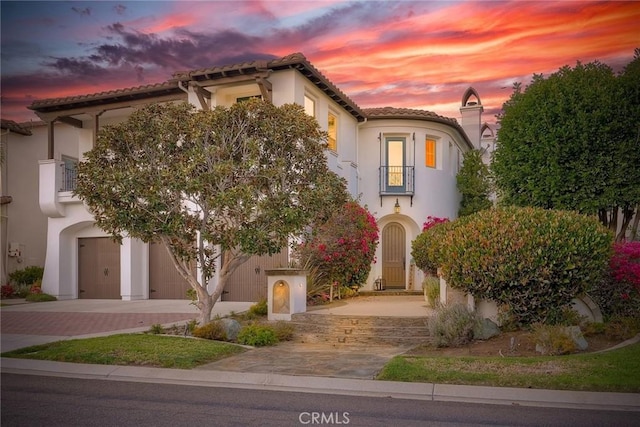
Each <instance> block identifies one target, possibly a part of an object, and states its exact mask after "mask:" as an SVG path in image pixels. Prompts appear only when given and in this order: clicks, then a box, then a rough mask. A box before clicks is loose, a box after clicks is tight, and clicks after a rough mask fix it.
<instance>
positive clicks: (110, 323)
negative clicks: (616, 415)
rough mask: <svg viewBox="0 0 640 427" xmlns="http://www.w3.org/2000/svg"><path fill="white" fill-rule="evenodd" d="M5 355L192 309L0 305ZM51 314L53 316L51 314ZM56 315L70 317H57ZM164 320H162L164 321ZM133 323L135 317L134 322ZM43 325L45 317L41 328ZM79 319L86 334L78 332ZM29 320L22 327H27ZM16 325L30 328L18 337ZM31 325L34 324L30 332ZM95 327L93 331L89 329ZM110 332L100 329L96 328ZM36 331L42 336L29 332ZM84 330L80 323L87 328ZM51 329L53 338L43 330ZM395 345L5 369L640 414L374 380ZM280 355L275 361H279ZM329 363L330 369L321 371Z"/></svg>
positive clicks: (140, 304) (556, 394)
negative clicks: (197, 363)
mask: <svg viewBox="0 0 640 427" xmlns="http://www.w3.org/2000/svg"><path fill="white" fill-rule="evenodd" d="M250 305H251V304H249V303H227V302H223V303H218V304H216V306H215V308H214V310H215V312H216V314H220V315H221V316H222V315H225V314H228V313H230V312H231V311H234V312H241V311H243V310H246V309H247V308H248V307H249V306H250ZM310 313H316V314H319V315H333V314H335V315H344V314H350V315H364V314H367V315H378V316H420V315H428V313H429V311H428V309H427V308H426V307H425V305H424V299H423V298H422V297H404V296H401V297H384V298H380V297H362V298H358V299H354V300H342V301H337V302H336V303H334V304H331V305H330V306H325V307H322V308H319V309H311V310H310ZM0 314H1V320H2V324H1V328H2V351H3V352H4V351H9V350H10V349H12V348H20V347H24V346H28V345H34V344H38V343H43V342H51V341H58V340H60V339H70V338H85V337H90V336H99V335H111V334H114V333H122V332H141V331H145V330H148V329H149V327H150V326H151V324H154V323H175V322H179V323H182V322H185V323H186V321H188V320H189V319H192V318H195V317H196V316H197V312H196V310H195V308H194V307H193V306H191V305H189V301H155V300H147V301H117V300H113V301H107V300H72V301H57V302H51V303H38V304H23V305H15V306H11V307H8V306H4V307H2V308H0ZM47 316H49V317H47ZM61 319H67V320H66V321H62V320H61ZM163 319H164V320H167V319H170V320H167V322H164V321H163ZM136 322H137V323H136ZM42 323H45V324H44V325H42ZM76 323H81V324H82V327H83V328H85V327H86V328H89V325H91V327H90V328H89V329H88V330H90V331H91V332H90V333H88V334H85V335H76V334H75V332H73V331H76V329H74V328H79V327H80V325H77V324H76ZM25 325H26V326H25ZM20 327H24V328H26V329H27V332H28V333H24V332H23V333H20V334H16V333H14V332H15V331H16V330H20V329H19V328H20ZM30 328H32V329H30ZM92 328H93V329H92ZM100 328H102V329H106V330H102V329H101V330H98V329H100ZM34 331H40V332H38V333H41V334H43V335H35V334H33V332H34ZM83 331H86V329H83ZM45 332H47V333H50V335H47V334H45ZM406 350H407V349H404V348H400V347H371V346H368V347H360V348H358V347H353V348H348V349H345V348H334V347H332V346H328V345H310V344H293V343H286V344H281V345H278V346H276V347H271V348H258V349H255V350H251V351H248V352H245V353H242V354H240V355H238V356H232V357H229V358H227V359H223V360H221V361H218V362H214V363H212V364H208V365H204V366H201V367H199V368H197V369H193V370H179V369H161V368H145V367H133V366H105V365H87V364H74V363H62V362H51V361H36V360H28V359H10V358H2V359H1V360H0V363H1V371H2V372H3V373H17V374H26V375H44V376H66V377H74V378H87V379H101V380H115V381H135V382H155V383H171V384H182V385H196V386H204V387H230V388H252V389H264V390H273V391H293V392H308V393H330V394H348V395H358V396H378V397H383V396H385V397H393V398H399V399H416V400H430V401H456V402H469V403H491V404H505V405H526V406H545V407H562V408H581V409H599V410H624V411H640V394H632V393H594V392H574V391H555V390H535V389H516V388H496V387H479V386H460V385H443V384H431V383H402V382H391V381H375V380H373V379H372V378H373V377H374V375H375V374H376V373H377V371H378V370H379V369H380V368H381V367H382V366H383V365H384V364H385V363H386V361H387V360H389V359H390V358H391V357H393V356H394V355H396V354H401V353H403V352H404V351H406ZM276 361H277V363H276ZM327 366H330V367H334V368H335V369H334V370H332V371H330V372H327V370H326V369H327Z"/></svg>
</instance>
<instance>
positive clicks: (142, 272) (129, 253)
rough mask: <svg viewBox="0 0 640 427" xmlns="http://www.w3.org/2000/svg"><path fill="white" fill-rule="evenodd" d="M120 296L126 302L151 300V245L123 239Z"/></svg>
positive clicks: (126, 238) (127, 238)
mask: <svg viewBox="0 0 640 427" xmlns="http://www.w3.org/2000/svg"><path fill="white" fill-rule="evenodd" d="M120 295H122V299H123V300H125V301H131V300H138V299H149V245H147V244H146V243H144V242H143V241H142V240H139V239H132V238H129V237H125V238H123V239H122V246H120Z"/></svg>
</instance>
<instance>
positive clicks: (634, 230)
mask: <svg viewBox="0 0 640 427" xmlns="http://www.w3.org/2000/svg"><path fill="white" fill-rule="evenodd" d="M635 215H636V216H635V218H634V219H633V225H632V226H631V241H632V242H633V241H634V240H637V239H638V224H639V223H640V205H638V206H636V214H635Z"/></svg>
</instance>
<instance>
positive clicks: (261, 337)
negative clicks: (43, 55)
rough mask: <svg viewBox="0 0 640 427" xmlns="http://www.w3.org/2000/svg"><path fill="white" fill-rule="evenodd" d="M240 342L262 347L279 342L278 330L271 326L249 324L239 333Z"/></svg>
mask: <svg viewBox="0 0 640 427" xmlns="http://www.w3.org/2000/svg"><path fill="white" fill-rule="evenodd" d="M238 342H239V343H240V344H244V345H251V346H254V347H262V346H267V345H274V344H277V343H278V337H277V335H276V332H275V331H274V329H273V328H272V327H271V326H267V325H258V324H252V325H247V326H245V327H244V328H242V330H241V331H240V333H239V334H238Z"/></svg>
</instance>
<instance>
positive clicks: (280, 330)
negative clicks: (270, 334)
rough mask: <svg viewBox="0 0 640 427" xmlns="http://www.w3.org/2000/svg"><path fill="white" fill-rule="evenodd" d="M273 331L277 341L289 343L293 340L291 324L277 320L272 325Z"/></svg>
mask: <svg viewBox="0 0 640 427" xmlns="http://www.w3.org/2000/svg"><path fill="white" fill-rule="evenodd" d="M272 327H273V331H274V332H275V334H276V337H277V338H278V341H291V340H292V339H293V336H294V333H295V327H294V326H293V325H292V324H291V322H285V321H284V320H279V321H277V322H275V323H273V324H272Z"/></svg>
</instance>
